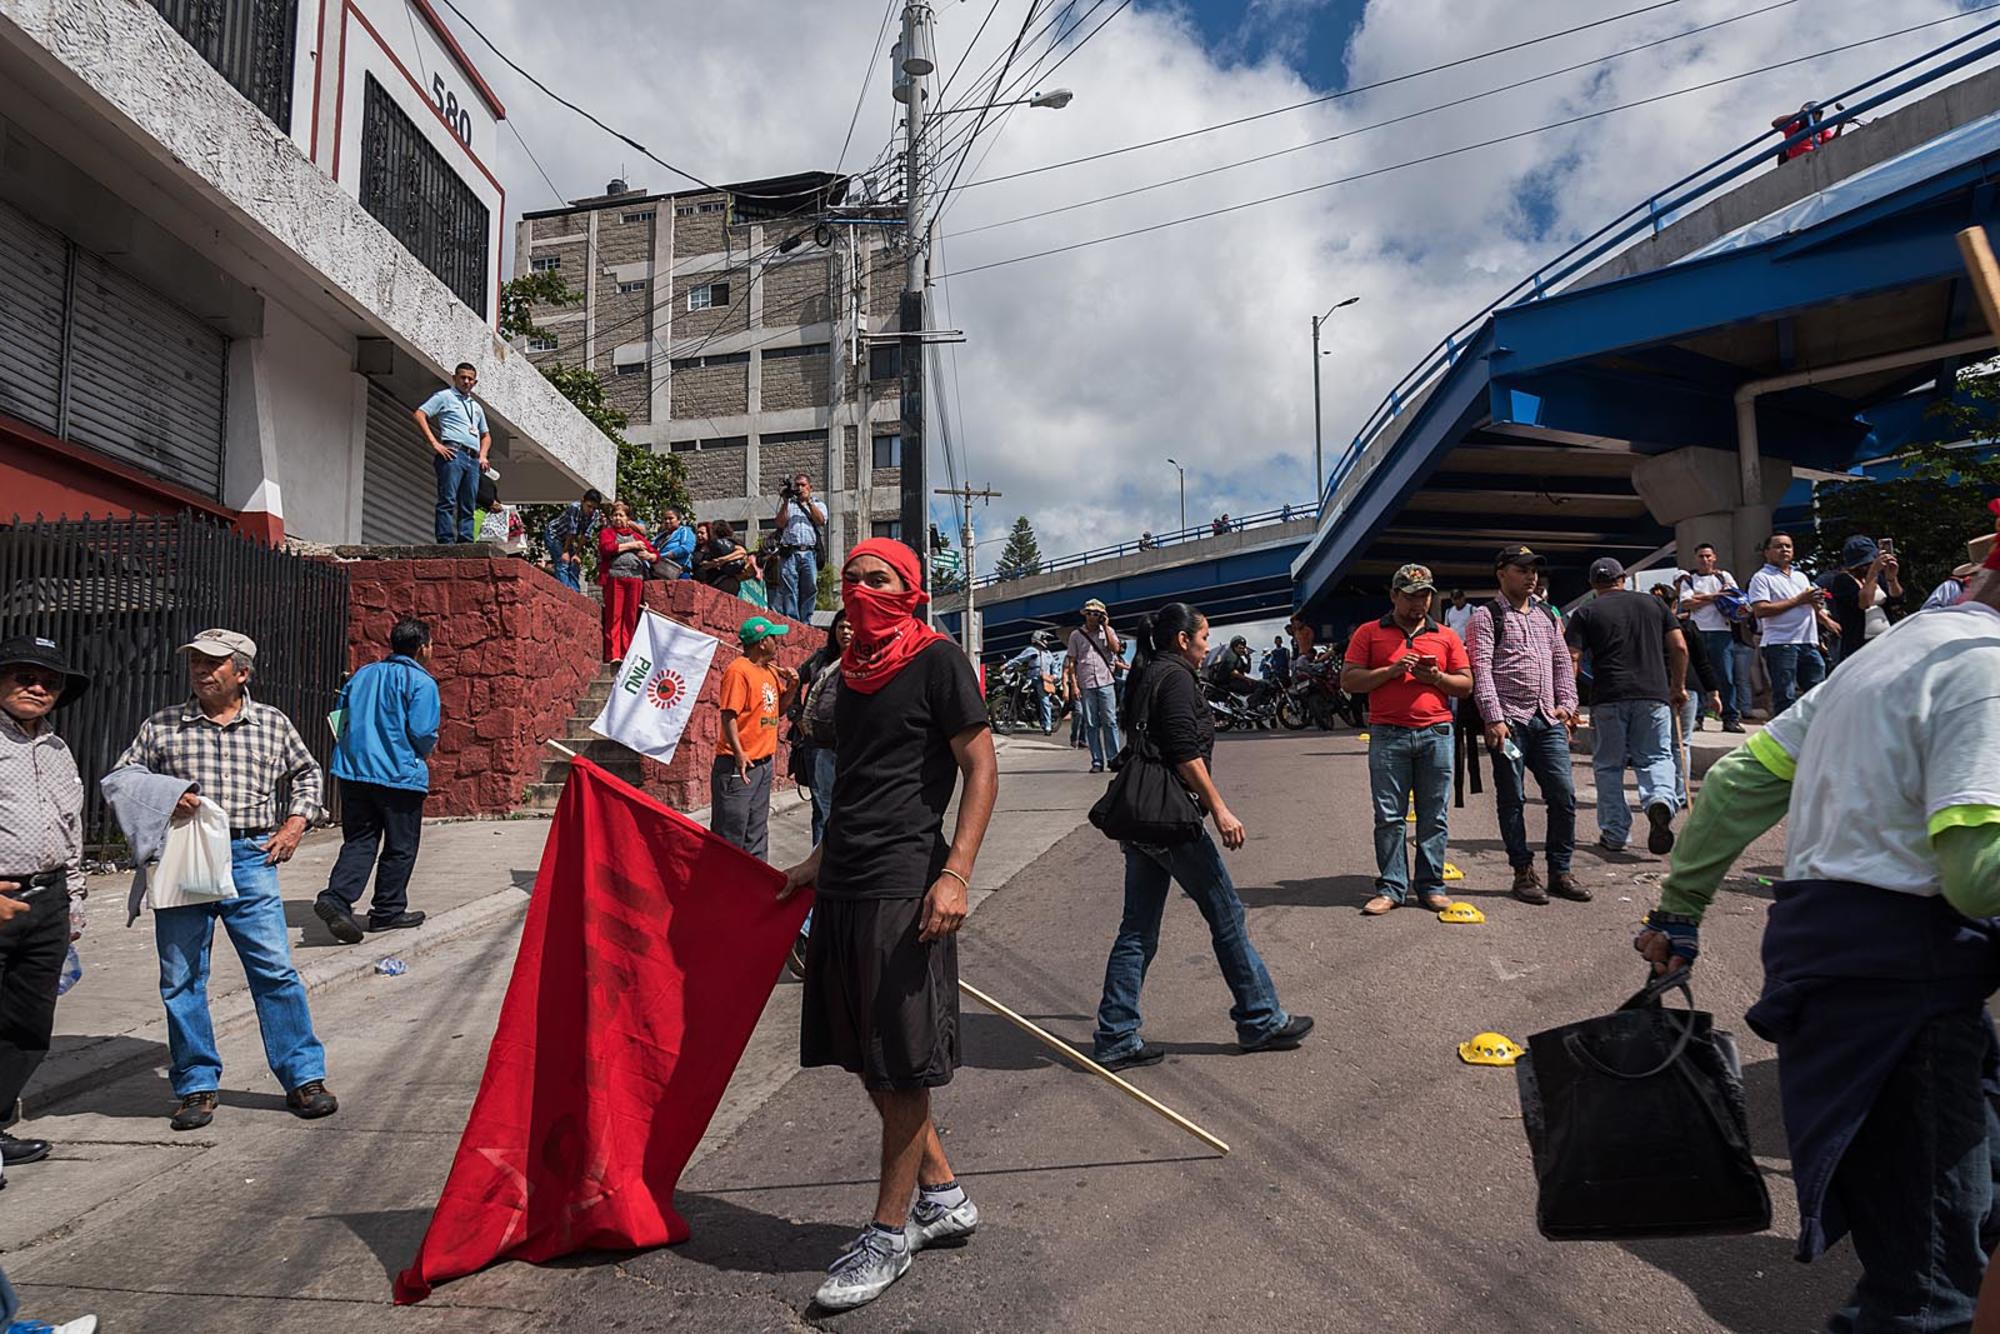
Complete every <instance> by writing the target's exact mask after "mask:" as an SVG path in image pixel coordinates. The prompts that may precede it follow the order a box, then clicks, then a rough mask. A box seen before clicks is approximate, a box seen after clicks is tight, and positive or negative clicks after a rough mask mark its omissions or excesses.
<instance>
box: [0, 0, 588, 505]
mask: <svg viewBox="0 0 2000 1334" xmlns="http://www.w3.org/2000/svg"><path fill="white" fill-rule="evenodd" d="M0 88H4V89H6V90H7V91H6V95H5V97H4V98H0V497H4V499H0V520H4V519H6V518H8V517H10V516H11V515H13V514H15V513H20V514H24V515H33V514H35V513H37V512H40V513H45V514H47V515H49V516H51V517H54V516H56V515H61V514H67V515H71V516H78V515H81V514H84V513H91V514H96V515H105V514H119V513H133V512H140V513H159V512H171V511H177V510H183V509H194V510H198V511H203V512H208V513H213V514H215V515H216V516H218V517H220V518H224V519H228V520H231V521H233V522H235V523H237V524H238V525H240V526H241V527H243V528H245V529H246V530H249V531H252V532H255V533H258V534H261V535H263V536H266V537H268V538H270V539H272V540H276V539H278V538H280V537H282V536H284V535H286V534H291V535H293V536H297V537H300V538H305V539H308V540H312V541H317V542H325V543H330V544H338V543H356V542H370V543H398V542H413V541H414V542H427V541H429V540H430V534H431V511H432V496H433V494H434V483H433V480H432V470H431V464H430V456H429V455H428V453H427V452H426V451H425V449H424V446H423V443H422V441H421V439H420V438H419V437H418V436H417V435H416V433H415V428H414V426H413V425H412V423H411V421H410V409H411V407H413V406H414V405H415V404H417V403H419V402H421V401H422V400H423V398H424V397H426V396H428V395H429V394H430V393H431V392H432V391H433V390H434V389H436V388H437V387H438V386H439V385H440V384H441V383H442V382H443V380H444V378H445V377H446V376H447V375H448V374H449V372H450V369H451V368H452V367H453V366H454V365H456V364H457V363H458V362H460V361H469V362H471V363H473V364H474V365H475V366H477V367H478V368H479V372H480V384H479V390H478V393H479V397H480V398H481V399H482V400H483V401H484V402H485V404H486V408H487V413H488V418H489V421H490V423H491V426H492V429H493V435H494V450H493V458H494V462H495V465H496V466H497V467H498V468H499V469H500V470H501V473H502V477H503V480H502V484H501V486H502V494H503V496H505V497H506V498H508V499H518V500H541V499H546V500H555V499H568V498H570V497H572V496H574V495H575V494H576V492H577V491H578V490H580V489H581V488H582V487H584V486H591V485H595V486H599V487H602V488H604V489H606V490H609V489H610V488H611V487H612V486H613V484H614V475H615V469H616V463H617V459H616V451H615V450H614V449H613V447H612V445H611V442H610V441H609V440H607V439H605V437H604V436H603V435H602V434H601V433H600V432H598V431H597V430H596V429H595V428H593V427H592V426H591V425H590V423H589V422H588V421H587V420H586V419H585V418H584V417H583V416H582V415H581V414H579V413H578V412H577V411H576V410H575V409H574V408H573V407H571V406H570V404H569V403H568V402H567V401H566V400H565V399H563V398H562V397H561V395H559V394H557V393H556V392H555V391H554V390H553V389H552V388H551V387H550V386H549V384H548V383H547V382H546V380H544V379H543V377H542V376H541V375H540V374H539V373H538V372H537V371H536V369H535V368H534V366H533V365H532V364H530V362H529V360H528V359H527V358H526V357H523V356H520V355H518V354H517V353H515V351H514V350H513V349H512V348H511V347H509V346H508V345H507V344H505V343H504V342H502V341H500V339H499V338H498V337H497V336H496V334H495V332H494V321H495V317H496V312H497V309H498V299H499V283H500V279H501V274H500V268H499V266H500V250H501V245H500V242H501V237H502V232H501V226H502V223H503V215H504V211H505V207H506V198H505V194H504V192H503V191H502V190H501V187H500V184H499V181H498V179H497V178H496V177H495V175H494V173H493V171H492V169H491V167H490V166H489V165H488V164H489V163H490V162H492V161H493V160H494V157H495V135H496V134H497V132H498V129H499V123H500V119H501V117H502V116H504V114H505V111H504V108H502V107H501V105H500V103H499V102H498V101H497V100H496V99H495V98H494V96H493V94H492V91H491V90H490V89H489V88H488V87H487V86H486V84H485V81H484V80H483V79H481V78H480V76H479V72H478V71H477V70H476V69H475V68H474V67H473V66H472V64H471V62H470V61H469V60H467V59H466V56H465V53H464V52H463V51H462V50H460V49H459V47H458V44H457V43H456V42H455V41H454V40H453V39H452V37H451V35H450V32H449V30H448V29H446V28H445V26H444V25H443V24H442V23H441V22H440V21H439V20H438V18H437V15H436V14H435V13H434V12H433V11H432V9H431V6H430V4H429V2H428V0H345V2H344V3H341V4H336V5H329V4H323V3H319V4H316V3H311V2H310V0H199V2H197V0H152V3H150V4H148V3H132V2H131V0H0Z"/></svg>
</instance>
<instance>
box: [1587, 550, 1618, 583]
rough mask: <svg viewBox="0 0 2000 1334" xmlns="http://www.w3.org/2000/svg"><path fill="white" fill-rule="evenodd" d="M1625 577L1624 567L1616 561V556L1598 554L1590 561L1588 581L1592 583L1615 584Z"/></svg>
mask: <svg viewBox="0 0 2000 1334" xmlns="http://www.w3.org/2000/svg"><path fill="white" fill-rule="evenodd" d="M1624 577H1625V567H1624V566H1623V565H1620V564H1619V563H1618V558H1617V557H1616V556H1599V557H1598V558H1597V559H1596V560H1594V561H1592V562H1591V563H1590V582H1591V583H1593V584H1615V583H1617V582H1618V581H1619V580H1620V579H1623V578H1624Z"/></svg>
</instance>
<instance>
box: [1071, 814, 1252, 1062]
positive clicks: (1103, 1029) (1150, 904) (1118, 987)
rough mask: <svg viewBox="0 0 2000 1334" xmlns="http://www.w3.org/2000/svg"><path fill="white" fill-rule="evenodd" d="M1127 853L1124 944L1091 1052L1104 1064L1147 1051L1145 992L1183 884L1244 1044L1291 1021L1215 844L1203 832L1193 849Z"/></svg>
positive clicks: (1107, 983) (1134, 848)
mask: <svg viewBox="0 0 2000 1334" xmlns="http://www.w3.org/2000/svg"><path fill="white" fill-rule="evenodd" d="M1124 848H1125V916H1124V918H1123V919H1122V920H1121V921H1120V922H1119V923H1118V938H1117V939H1116V940H1115V941H1113V942H1112V944H1111V957H1110V958H1109V959H1108V960H1106V961H1105V964H1104V999H1103V1000H1101V1001H1099V1002H1098V1005H1097V1033H1096V1034H1095V1036H1094V1038H1093V1040H1092V1043H1091V1049H1092V1053H1093V1054H1094V1055H1095V1056H1096V1058H1097V1059H1098V1060H1100V1061H1108V1060H1114V1059H1116V1058H1117V1057H1120V1056H1124V1055H1126V1054H1127V1053H1129V1052H1133V1051H1137V1050H1138V1049H1139V1046H1140V1039H1139V1027H1140V1025H1141V1024H1142V1023H1143V1022H1144V1021H1143V1020H1142V1019H1141V1018H1140V1015H1139V990H1140V988H1141V987H1143V986H1145V985H1146V969H1147V968H1148V967H1150V966H1151V965H1152V962H1153V955H1154V954H1155V953H1157V952H1158V950H1159V948H1160V917H1161V914H1163V913H1164V912H1165V911H1166V907H1167V893H1168V891H1169V890H1171V889H1172V888H1173V883H1174V881H1176V880H1178V881H1179V882H1180V886H1181V888H1182V889H1184V890H1186V891H1187V896H1188V897H1189V898H1191V899H1193V900H1194V905H1195V907H1197V908H1199V909H1201V915H1202V916H1203V917H1205V918H1207V919H1208V933H1209V939H1210V941H1211V943H1212V944H1213V945H1214V947H1215V962H1216V963H1217V964H1218V965H1219V966H1220V967H1221V969H1222V980H1223V981H1224V982H1226V983H1228V984H1229V994H1230V995H1231V996H1233V997H1235V1000H1236V1003H1235V1004H1234V1005H1232V1006H1230V1007H1229V1017H1230V1018H1231V1019H1232V1020H1234V1021H1235V1023H1236V1039H1237V1041H1239V1042H1241V1043H1244V1044H1245V1045H1248V1044H1250V1043H1254V1042H1258V1041H1260V1040H1262V1039H1263V1038H1265V1037H1268V1036H1269V1035H1270V1034H1272V1033H1274V1032H1276V1031H1277V1030H1278V1029H1280V1028H1282V1027H1284V1026H1285V1025H1286V1024H1287V1023H1290V1022H1291V1016H1290V1015H1288V1014H1286V1013H1285V1010H1284V1007H1283V1006H1281V1005H1279V1004H1278V989H1277V988H1276V987H1275V986H1273V985H1272V983H1271V975H1270V974H1269V973H1267V972H1266V971H1264V960H1263V959H1261V958H1260V957H1258V954H1257V948H1256V946H1254V945H1252V944H1251V943H1250V935H1249V932H1247V931H1246V930H1245V929H1244V925H1243V900H1241V899H1239V898H1237V897H1236V886H1235V885H1234V884H1233V883H1231V881H1230V879H1229V868H1228V867H1227V866H1224V865H1223V864H1222V853H1221V852H1220V851H1218V850H1217V848H1216V846H1215V840H1214V839H1212V838H1210V837H1209V836H1208V831H1207V830H1203V831H1202V835H1201V837H1200V838H1198V839H1196V840H1195V841H1194V842H1192V843H1182V844H1179V845H1178V846H1175V847H1171V848H1156V847H1149V846H1146V845H1144V844H1139V843H1127V844H1125V845H1124Z"/></svg>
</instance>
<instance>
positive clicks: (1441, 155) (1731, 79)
mask: <svg viewBox="0 0 2000 1334" xmlns="http://www.w3.org/2000/svg"><path fill="white" fill-rule="evenodd" d="M1991 9H2000V0H1990V3H1987V4H1984V5H1980V6H1977V7H1976V8H1973V9H1967V10H1963V11H1961V12H1959V13H1957V14H1949V15H1946V16H1945V17H1943V18H1938V19H1932V20H1930V21H1929V22H1927V23H1916V24H1912V25H1910V26H1909V27H1907V28H1898V29H1896V30H1895V31H1894V32H1886V33H1882V34H1880V35H1879V36H1875V37H1868V38H1864V39H1862V40H1860V41H1855V42H1847V43H1844V44H1842V45H1840V46H1831V47H1828V48H1826V49H1825V50H1823V51H1815V52H1813V53H1812V54H1811V55H1804V56H1794V57H1793V58H1791V59H1790V60H1780V61H1777V62H1775V63H1774V64H1770V65H1763V66H1760V67H1758V68H1757V69H1753V70H1745V71H1744V72H1742V73H1740V74H1729V75H1725V76H1723V77H1721V78H1718V79H1710V80H1708V81H1706V82H1704V83H1697V84H1693V85H1691V86H1689V87H1686V88H1678V89H1675V90H1674V91H1672V92H1667V93H1656V94H1654V95H1653V96H1651V97H1642V98H1639V99H1638V100H1636V101H1632V102H1623V103H1620V104H1619V105H1617V106H1611V107H1604V108H1601V109H1599V110H1597V111H1589V112H1584V113H1583V114H1581V115H1576V116H1571V117H1569V118H1567V119H1565V120H1559V121H1552V122H1550V123H1548V124H1546V125H1537V126H1534V127H1533V128H1531V129H1526V130H1516V131H1515V132H1514V133H1512V134H1502V135H1497V136H1495V137H1494V138H1491V139H1482V140H1480V141H1479V142H1478V143H1473V144H1465V145H1462V146H1460V147H1458V148H1447V149H1443V150H1441V151H1439V152H1436V153H1429V154H1426V155H1425V156H1423V157H1418V158H1410V159H1407V160H1405V161H1402V162H1392V163H1390V164H1388V165H1387V166H1383V167H1375V168H1372V169H1370V170H1368V171H1362V172H1356V173H1354V174H1353V175H1350V176H1339V177H1335V178H1334V179H1333V180H1330V181H1321V182H1319V183H1318V184H1316V185H1304V186H1300V187H1299V188H1297V189H1295V190H1285V191H1281V192H1280V193H1278V194H1274V195H1265V196H1264V197H1262V198H1260V199H1248V200H1245V201H1243V202H1242V203H1240V204H1229V205H1225V206H1224V207H1222V208H1213V209H1208V210H1205V211H1203V212H1201V213H1190V214H1187V215H1185V216H1183V217H1179V218H1169V219H1167V220H1166V221H1164V222H1156V223H1153V224H1151V225H1149V226H1145V227H1134V228H1132V229H1130V230H1128V231H1123V232H1113V233H1111V234H1110V235H1108V236H1097V237H1092V238H1090V239H1088V240H1084V241H1076V242H1072V243H1071V244H1069V245H1062V246H1055V247H1052V248H1051V249H1048V250H1037V251H1035V252H1033V253H1031V254H1026V255H1014V256H1012V257H1010V258H1007V259H996V260H991V261H989V262H987V263H985V264H975V265H973V266H972V267H971V268H966V269H960V270H959V271H958V276H959V277H961V278H963V277H966V276H968V275H970V274H974V273H984V272H986V271H987V270H989V269H999V268H1006V267H1008V266H1009V265H1013V264H1023V263H1026V262H1027V261H1029V260H1031V259H1047V258H1048V257H1050V256H1051V255H1062V254H1068V253H1069V252H1070V251H1072V250H1083V249H1087V248H1088V247H1091V246H1099V245H1104V244H1106V243H1107V242H1111V241H1123V240H1127V239H1129V238H1131V237H1134V236H1145V235H1147V234H1148V233H1151V232H1158V231H1165V230H1166V229H1168V228H1170V227H1179V226H1181V225H1183V224H1185V223H1190V222H1200V221H1203V220H1204V219H1207V218H1216V217H1221V216H1222V215H1224V214H1226V213H1239V212H1242V211H1243V210H1245V209H1251V208H1258V207H1261V206H1263V205H1265V204H1275V203H1278V202H1280V201H1282V200H1286V199H1296V198H1298V197H1299V196H1300V195H1309V194H1313V193H1316V192H1318V191H1320V190H1327V189H1331V188H1332V187H1334V186H1336V185H1348V184H1352V183H1353V182H1355V181H1362V180H1367V179H1369V178H1370V177H1374V176H1383V175H1387V174H1388V173H1390V172H1393V171H1401V170H1403V169H1404V168H1406V167H1418V166H1423V165H1424V164H1426V163H1430V162H1437V161H1441V160H1442V159H1445V158H1449V157H1457V156H1460V155H1461V154H1465V153H1471V152H1476V151H1477V150H1479V149H1482V148H1492V147H1494V146H1496V145H1498V144H1504V143H1510V142H1512V141H1513V140H1516V139H1526V138H1529V137H1531V136H1533V135H1537V134H1544V133H1547V132H1548V131H1550V130H1560V129H1565V128H1567V127H1569V126H1572V125H1580V124H1582V123H1584V122H1586V121H1592V120H1597V119H1599V118H1601V117H1604V116H1610V115H1615V114H1616V113H1618V112H1621V111H1631V110H1633V109H1635V108H1637V107H1643V106H1650V105H1652V104H1653V103H1655V102H1664V101H1667V100H1669V99H1670V98H1676V97H1685V96H1687V95H1688V94H1690V93H1699V92H1705V91H1707V90H1708V89H1710V88H1717V87H1720V86H1722V85H1723V84H1726V83H1735V82H1738V81H1740V80H1743V79H1749V78H1754V77H1756V76H1757V75H1759V74H1769V73H1770V72H1771V71H1773V70H1780V69H1785V68H1787V67H1788V66H1791V65H1798V64H1804V63H1806V62H1808V61H1813V60H1821V59H1824V58H1825V57H1827V56H1832V55H1839V54H1840V53H1841V52H1844V51H1852V50H1855V49H1857V48H1860V47H1864V46H1872V45H1874V44H1875V43H1877V42H1885V41H1890V40H1892V39H1894V38H1897V37H1903V36H1907V35H1908V34H1910V33H1913V32H1920V31H1922V30H1923V29H1925V28H1934V27H1936V26H1938V25H1939V24H1941V23H1951V22H1954V21H1956V20H1958V19H1962V18H1968V17H1970V16H1972V15H1974V14H1981V13H1985V12H1986V11H1988V10H1991ZM1988 27H2000V24H1989V25H1988ZM1981 31H1985V29H1981Z"/></svg>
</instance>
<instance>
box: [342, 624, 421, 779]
mask: <svg viewBox="0 0 2000 1334" xmlns="http://www.w3.org/2000/svg"><path fill="white" fill-rule="evenodd" d="M340 707H341V709H342V710H344V711H345V717H344V718H343V719H342V722H341V728H340V738H339V740H337V741H335V742H334V744H333V764H332V766H331V768H332V770H333V776H334V777H335V778H341V779H345V780H346V781H348V782H350V783H373V784H375V785H376V786H378V787H395V788H402V789H403V790H405V791H408V792H428V791H430V790H431V771H430V767H429V766H428V765H426V764H425V763H424V758H425V757H426V756H428V755H429V754H430V753H431V748H432V747H433V746H435V745H437V739H438V688H437V682H436V681H434V680H432V679H431V674H430V673H429V672H427V671H425V670H424V669H423V668H422V667H419V666H418V665H417V661H416V659H415V658H406V657H404V656H403V655H402V654H400V653H399V654H396V655H395V656H393V657H388V658H384V659H383V660H382V661H380V662H371V663H369V664H368V665H367V666H366V667H363V668H362V669H361V670H360V671H358V672H356V673H355V674H354V675H353V676H351V677H349V678H348V681H347V686H346V688H345V689H343V690H342V691H341V692H340Z"/></svg>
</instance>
